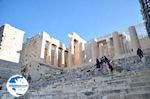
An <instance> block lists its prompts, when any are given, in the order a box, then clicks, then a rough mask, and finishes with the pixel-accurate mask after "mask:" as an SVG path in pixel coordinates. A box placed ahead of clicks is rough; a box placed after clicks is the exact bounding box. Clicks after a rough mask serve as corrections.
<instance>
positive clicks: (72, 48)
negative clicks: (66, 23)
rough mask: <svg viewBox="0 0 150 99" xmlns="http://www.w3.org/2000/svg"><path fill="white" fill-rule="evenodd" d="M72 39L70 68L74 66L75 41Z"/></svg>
mask: <svg viewBox="0 0 150 99" xmlns="http://www.w3.org/2000/svg"><path fill="white" fill-rule="evenodd" d="M69 39H70V41H69V42H70V48H69V66H72V65H74V60H73V59H74V58H73V57H74V39H73V38H69Z"/></svg>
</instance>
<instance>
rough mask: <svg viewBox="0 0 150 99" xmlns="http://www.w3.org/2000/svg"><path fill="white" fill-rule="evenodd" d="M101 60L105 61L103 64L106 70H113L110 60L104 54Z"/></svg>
mask: <svg viewBox="0 0 150 99" xmlns="http://www.w3.org/2000/svg"><path fill="white" fill-rule="evenodd" d="M102 61H103V62H104V63H105V66H106V69H107V70H108V71H111V73H112V72H113V67H112V65H111V64H110V60H109V59H108V58H107V57H106V56H103V57H102Z"/></svg>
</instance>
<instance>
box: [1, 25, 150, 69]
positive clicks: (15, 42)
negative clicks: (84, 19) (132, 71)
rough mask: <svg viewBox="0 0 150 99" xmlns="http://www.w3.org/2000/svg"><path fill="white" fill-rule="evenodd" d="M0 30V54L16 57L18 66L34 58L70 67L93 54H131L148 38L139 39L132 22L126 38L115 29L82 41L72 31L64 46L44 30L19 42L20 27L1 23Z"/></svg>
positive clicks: (144, 46)
mask: <svg viewBox="0 0 150 99" xmlns="http://www.w3.org/2000/svg"><path fill="white" fill-rule="evenodd" d="M0 31H1V33H0V44H1V49H0V58H1V59H4V60H8V61H13V62H19V61H20V62H19V63H20V65H21V66H24V65H27V64H29V63H31V62H33V61H36V62H40V63H44V64H47V65H50V66H54V67H60V68H66V67H67V68H72V67H78V66H79V65H81V64H84V63H90V62H91V63H95V59H96V58H98V57H102V56H104V55H105V56H107V57H108V58H109V59H117V58H120V57H121V56H124V55H126V54H131V53H132V54H133V55H135V54H136V50H137V48H142V49H144V50H147V49H149V43H148V42H149V38H147V39H146V38H145V39H144V38H143V39H139V38H138V36H137V31H136V28H135V27H134V26H130V27H129V28H128V32H129V35H130V41H129V40H128V39H127V35H125V34H124V33H121V32H118V31H115V32H113V33H112V34H110V35H108V36H105V37H97V38H94V39H92V40H90V41H85V40H84V39H83V38H81V37H80V36H79V35H78V34H77V33H75V32H72V33H69V34H68V37H69V45H68V47H65V45H64V44H63V43H62V42H60V41H59V40H57V39H55V38H52V37H50V36H49V34H48V33H46V32H42V33H39V34H37V35H35V36H33V37H32V38H30V39H28V40H27V41H25V42H24V43H23V35H24V32H23V31H21V30H19V29H16V28H14V27H12V26H10V25H8V24H6V25H4V26H2V27H1V29H0ZM22 44H23V48H22ZM141 44H142V45H141ZM20 53H21V56H20Z"/></svg>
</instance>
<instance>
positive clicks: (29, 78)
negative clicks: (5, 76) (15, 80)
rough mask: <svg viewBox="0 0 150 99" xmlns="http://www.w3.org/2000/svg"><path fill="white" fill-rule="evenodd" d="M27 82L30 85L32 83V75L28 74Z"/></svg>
mask: <svg viewBox="0 0 150 99" xmlns="http://www.w3.org/2000/svg"><path fill="white" fill-rule="evenodd" d="M27 81H28V82H29V83H31V76H30V74H28V77H27Z"/></svg>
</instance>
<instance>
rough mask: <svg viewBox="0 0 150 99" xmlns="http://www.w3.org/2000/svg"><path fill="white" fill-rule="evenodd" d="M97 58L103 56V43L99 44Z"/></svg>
mask: <svg viewBox="0 0 150 99" xmlns="http://www.w3.org/2000/svg"><path fill="white" fill-rule="evenodd" d="M98 46H99V56H100V57H102V56H104V49H103V43H99V44H98Z"/></svg>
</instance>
